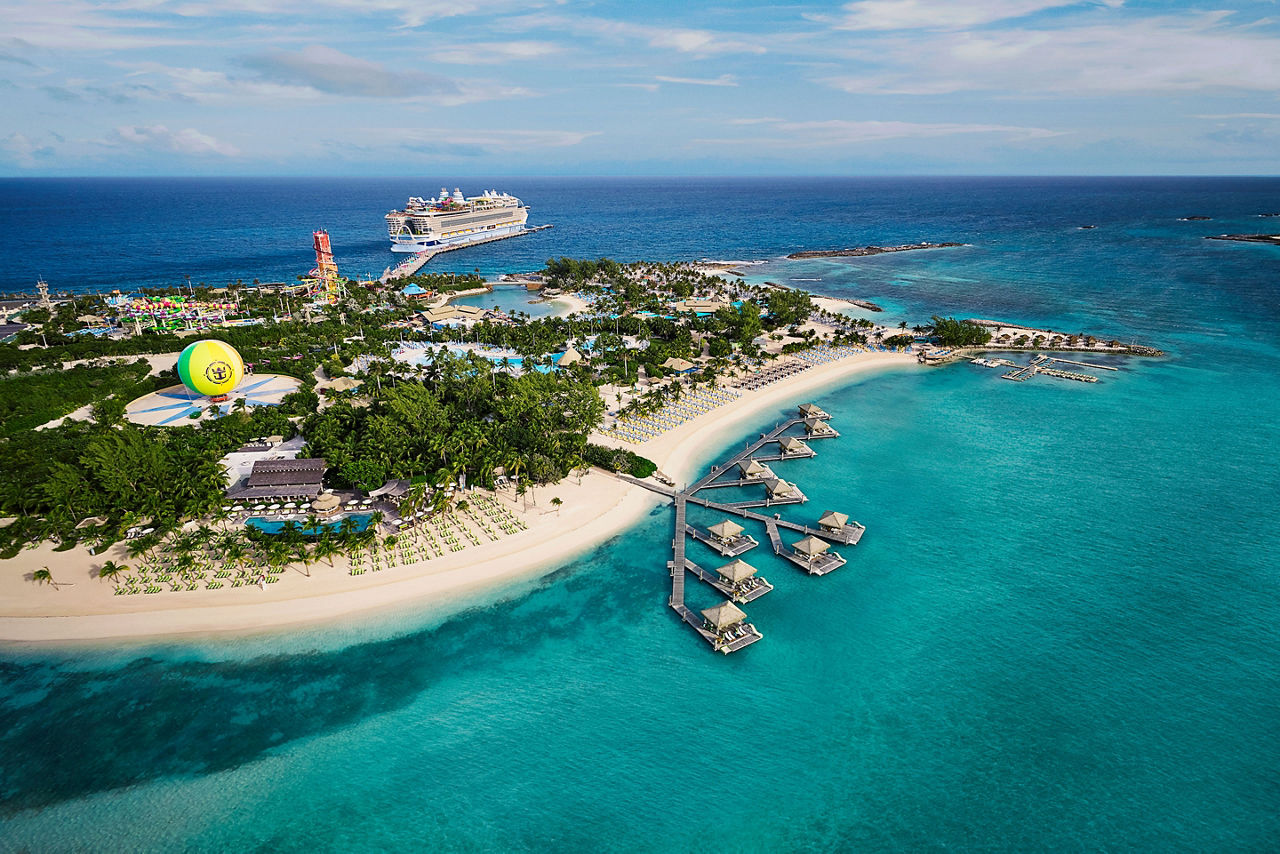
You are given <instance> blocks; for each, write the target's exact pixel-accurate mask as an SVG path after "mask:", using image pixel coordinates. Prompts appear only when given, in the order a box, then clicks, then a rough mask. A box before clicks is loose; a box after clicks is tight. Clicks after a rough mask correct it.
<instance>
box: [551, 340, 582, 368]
mask: <svg viewBox="0 0 1280 854" xmlns="http://www.w3.org/2000/svg"><path fill="white" fill-rule="evenodd" d="M582 359H583V356H582V354H581V353H579V352H578V350H577V348H576V347H574V346H573V345H572V344H570V345H569V347H568V348H567V349H566V350H565V351H564V352H563V353H561V354H560V360H559V361H558V362H556V364H557V365H561V366H563V365H573V364H576V363H578V362H581V361H582Z"/></svg>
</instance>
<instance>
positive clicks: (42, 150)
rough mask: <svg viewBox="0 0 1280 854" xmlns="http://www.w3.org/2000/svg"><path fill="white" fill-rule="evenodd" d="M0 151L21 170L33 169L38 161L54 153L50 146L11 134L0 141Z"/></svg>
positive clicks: (24, 135) (21, 135) (24, 136)
mask: <svg viewBox="0 0 1280 854" xmlns="http://www.w3.org/2000/svg"><path fill="white" fill-rule="evenodd" d="M0 149H3V150H4V151H5V152H6V153H7V154H8V155H9V159H11V160H12V161H13V162H14V163H15V164H16V165H17V166H18V167H19V168H22V169H34V168H35V167H36V166H38V165H39V162H40V160H42V159H45V158H48V157H50V156H52V155H53V153H54V151H53V147H52V146H50V145H41V144H40V143H38V142H35V141H34V140H32V139H31V138H30V137H29V136H27V135H26V134H22V133H11V134H9V135H8V136H7V137H5V138H4V139H3V140H0Z"/></svg>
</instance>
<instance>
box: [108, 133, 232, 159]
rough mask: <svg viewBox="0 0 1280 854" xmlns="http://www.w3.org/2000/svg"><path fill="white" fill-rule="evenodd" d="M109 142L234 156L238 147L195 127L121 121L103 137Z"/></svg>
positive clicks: (182, 151)
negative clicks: (108, 137) (178, 127)
mask: <svg viewBox="0 0 1280 854" xmlns="http://www.w3.org/2000/svg"><path fill="white" fill-rule="evenodd" d="M106 144H108V145H122V144H123V145H130V146H136V147H138V148H144V149H147V150H150V151H172V152H176V153H178V154H193V155H206V154H217V155H220V156H222V157H236V156H238V155H239V154H240V151H239V149H237V148H236V147H235V146H234V145H231V144H229V143H225V142H221V141H219V140H218V139H215V138H214V137H212V136H210V135H209V134H207V133H201V132H200V131H198V130H195V129H194V128H183V129H182V130H179V131H172V130H169V128H167V127H165V126H164V125H146V126H139V125H132V126H131V125H122V126H120V127H118V128H116V129H115V133H114V135H113V136H112V137H111V138H110V139H108V140H107V141H106Z"/></svg>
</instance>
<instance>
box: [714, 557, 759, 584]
mask: <svg viewBox="0 0 1280 854" xmlns="http://www.w3.org/2000/svg"><path fill="white" fill-rule="evenodd" d="M716 572H718V573H720V575H722V576H724V577H725V578H727V579H729V580H730V581H732V582H733V583H734V584H737V583H738V582H739V581H745V580H747V579H748V578H750V577H751V576H753V575H755V574H756V568H755V567H754V566H752V565H751V564H749V563H747V562H746V561H745V560H742V559H738V560H735V561H733V562H732V563H726V564H725V565H724V566H722V567H720V568H719V569H717V570H716Z"/></svg>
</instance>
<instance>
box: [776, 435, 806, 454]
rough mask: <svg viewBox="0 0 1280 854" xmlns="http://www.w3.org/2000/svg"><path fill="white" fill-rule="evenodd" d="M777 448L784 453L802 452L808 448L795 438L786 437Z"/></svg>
mask: <svg viewBox="0 0 1280 854" xmlns="http://www.w3.org/2000/svg"><path fill="white" fill-rule="evenodd" d="M778 446H779V447H781V448H782V450H784V451H803V450H804V449H805V448H808V447H809V446H808V445H806V444H805V443H804V442H802V441H801V440H799V439H797V438H796V437H795V436H787V437H786V438H784V439H782V440H781V441H779V442H778Z"/></svg>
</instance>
